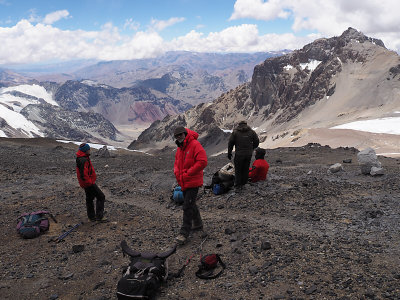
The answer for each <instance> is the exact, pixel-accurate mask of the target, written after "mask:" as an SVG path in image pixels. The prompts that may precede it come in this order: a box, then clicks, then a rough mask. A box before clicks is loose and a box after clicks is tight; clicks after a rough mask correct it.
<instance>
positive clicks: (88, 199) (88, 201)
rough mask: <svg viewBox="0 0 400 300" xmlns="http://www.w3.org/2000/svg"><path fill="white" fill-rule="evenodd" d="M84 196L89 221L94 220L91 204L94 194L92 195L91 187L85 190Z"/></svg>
mask: <svg viewBox="0 0 400 300" xmlns="http://www.w3.org/2000/svg"><path fill="white" fill-rule="evenodd" d="M85 194H86V211H87V216H88V218H89V219H90V220H95V219H96V214H95V212H94V204H93V200H94V197H95V193H94V190H93V188H92V187H88V188H85Z"/></svg>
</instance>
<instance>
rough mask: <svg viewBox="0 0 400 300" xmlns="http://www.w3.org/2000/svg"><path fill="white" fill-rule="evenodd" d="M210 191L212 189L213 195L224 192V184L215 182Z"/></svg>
mask: <svg viewBox="0 0 400 300" xmlns="http://www.w3.org/2000/svg"><path fill="white" fill-rule="evenodd" d="M212 191H213V193H214V195H221V194H223V193H225V189H224V186H223V185H222V184H219V183H215V184H214V185H213V187H212Z"/></svg>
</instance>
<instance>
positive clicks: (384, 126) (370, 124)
mask: <svg viewBox="0 0 400 300" xmlns="http://www.w3.org/2000/svg"><path fill="white" fill-rule="evenodd" d="M331 128H332V129H353V130H358V131H366V132H372V133H387V134H397V135H400V117H388V118H380V119H373V120H363V121H355V122H351V123H346V124H342V125H338V126H334V127H331Z"/></svg>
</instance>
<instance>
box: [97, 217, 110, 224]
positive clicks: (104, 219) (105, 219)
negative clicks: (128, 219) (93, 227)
mask: <svg viewBox="0 0 400 300" xmlns="http://www.w3.org/2000/svg"><path fill="white" fill-rule="evenodd" d="M96 221H97V222H98V223H106V222H108V219H107V217H105V216H103V217H101V218H100V219H96Z"/></svg>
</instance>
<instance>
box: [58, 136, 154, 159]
mask: <svg viewBox="0 0 400 300" xmlns="http://www.w3.org/2000/svg"><path fill="white" fill-rule="evenodd" d="M57 142H60V143H65V144H68V143H72V144H75V145H78V146H79V145H80V144H82V142H77V141H67V140H57ZM88 144H89V146H90V148H93V149H101V148H103V147H104V146H107V149H108V150H117V149H123V150H126V151H131V152H140V153H144V154H147V155H150V156H153V155H152V154H150V153H147V152H145V151H141V150H132V149H128V148H117V147H114V146H110V145H103V144H94V143H88Z"/></svg>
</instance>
